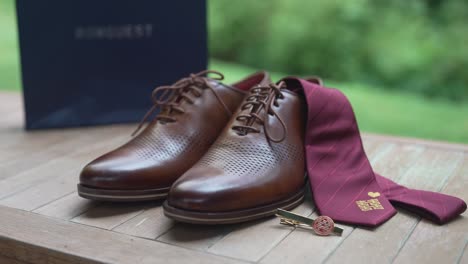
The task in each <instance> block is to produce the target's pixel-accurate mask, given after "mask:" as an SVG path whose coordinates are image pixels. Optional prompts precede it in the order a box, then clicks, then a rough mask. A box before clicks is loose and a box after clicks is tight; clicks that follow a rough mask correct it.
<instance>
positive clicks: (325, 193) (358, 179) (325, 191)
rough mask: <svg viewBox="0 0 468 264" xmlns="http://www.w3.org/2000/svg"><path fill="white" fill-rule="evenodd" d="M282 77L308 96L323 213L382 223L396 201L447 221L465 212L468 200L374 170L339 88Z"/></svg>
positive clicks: (311, 153)
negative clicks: (409, 184)
mask: <svg viewBox="0 0 468 264" xmlns="http://www.w3.org/2000/svg"><path fill="white" fill-rule="evenodd" d="M283 81H285V83H286V85H287V87H288V89H291V90H299V91H302V92H303V93H304V95H305V98H306V102H307V108H308V120H307V131H306V138H305V151H306V163H307V172H308V175H309V181H310V185H311V188H312V194H313V197H314V200H315V204H316V206H317V209H318V210H319V212H320V213H321V214H322V215H327V216H329V217H331V218H333V219H334V220H336V221H339V222H343V223H349V224H356V225H365V226H378V225H380V224H382V223H383V222H385V221H387V220H388V219H390V218H391V217H392V216H393V215H395V214H396V210H395V209H394V208H393V206H392V204H394V205H397V206H402V207H405V208H406V209H408V210H411V211H413V212H415V213H418V214H419V215H421V216H423V217H426V218H428V219H430V220H432V221H434V222H437V223H439V224H442V223H445V222H447V221H450V220H451V219H453V218H455V217H456V216H458V215H459V214H461V213H463V212H464V211H465V210H466V204H465V202H464V201H463V200H461V199H458V198H456V197H452V196H448V195H444V194H440V193H435V192H428V191H419V190H413V189H408V188H406V187H403V186H400V185H398V184H396V183H394V182H393V181H391V180H389V179H386V178H384V177H382V176H380V175H378V174H375V173H374V172H373V170H372V167H371V165H370V163H369V160H368V158H367V156H366V154H365V152H364V148H363V146H362V141H361V136H360V133H359V129H358V126H357V122H356V118H355V115H354V112H353V109H352V107H351V104H350V103H349V101H348V100H347V98H346V96H345V95H344V94H342V93H341V92H340V91H339V90H336V89H329V88H324V87H322V86H321V85H319V84H316V83H313V82H310V81H306V80H302V79H297V78H285V79H283ZM391 203H392V204H391Z"/></svg>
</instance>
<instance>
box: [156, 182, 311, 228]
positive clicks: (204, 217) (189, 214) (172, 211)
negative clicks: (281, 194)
mask: <svg viewBox="0 0 468 264" xmlns="http://www.w3.org/2000/svg"><path fill="white" fill-rule="evenodd" d="M303 200H304V189H301V190H300V191H299V192H297V193H296V194H294V195H293V196H291V197H289V198H287V199H284V200H282V201H279V202H275V203H272V204H269V205H264V206H259V207H255V208H251V209H245V210H239V211H231V212H220V213H213V212H197V211H190V210H185V209H179V208H176V207H173V206H170V205H169V204H168V202H167V201H165V202H164V203H163V208H164V215H166V216H167V217H169V218H172V219H174V220H176V221H179V222H184V223H190V224H206V225H218V224H234V223H241V222H246V221H251V220H255V219H259V218H264V217H267V216H271V215H274V214H275V213H276V210H277V209H278V208H281V209H285V210H290V209H292V208H295V207H297V206H298V205H300V204H301V203H302V201H303Z"/></svg>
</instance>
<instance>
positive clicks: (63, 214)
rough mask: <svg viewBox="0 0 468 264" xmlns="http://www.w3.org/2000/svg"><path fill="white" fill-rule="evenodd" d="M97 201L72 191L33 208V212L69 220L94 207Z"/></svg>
mask: <svg viewBox="0 0 468 264" xmlns="http://www.w3.org/2000/svg"><path fill="white" fill-rule="evenodd" d="M98 204H99V203H98V202H94V201H91V200H88V199H84V198H81V197H79V196H78V193H77V192H72V193H70V194H68V195H65V196H63V197H61V198H60V199H58V200H55V201H53V202H51V203H49V204H46V205H44V206H42V207H39V208H38V209H36V210H34V212H35V213H38V214H41V215H46V216H51V217H55V218H60V219H63V220H70V219H72V218H74V217H76V216H78V215H80V214H83V213H84V212H86V211H88V210H89V209H90V208H93V207H96V206H97V205H98Z"/></svg>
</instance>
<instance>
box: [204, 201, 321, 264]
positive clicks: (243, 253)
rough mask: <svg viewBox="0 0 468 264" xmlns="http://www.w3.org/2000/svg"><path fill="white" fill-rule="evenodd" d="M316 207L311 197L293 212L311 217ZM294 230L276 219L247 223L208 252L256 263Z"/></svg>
mask: <svg viewBox="0 0 468 264" xmlns="http://www.w3.org/2000/svg"><path fill="white" fill-rule="evenodd" d="M314 207H315V206H314V205H313V202H312V199H311V197H309V198H308V200H307V202H305V203H303V204H301V205H300V206H299V207H297V208H295V209H294V210H292V211H293V212H295V213H297V214H300V215H307V216H309V215H310V214H311V213H312V212H313V211H314V210H315V209H314ZM293 230H294V229H293V228H291V227H288V226H284V225H279V220H278V218H276V217H271V218H267V219H265V220H260V221H256V222H249V223H245V224H242V225H240V226H238V227H236V228H235V229H234V230H233V231H232V232H230V233H229V234H227V235H226V236H224V237H223V238H222V239H221V240H220V241H218V242H217V243H216V244H214V245H213V246H212V247H210V248H209V249H208V252H211V253H214V254H216V255H222V256H228V257H232V258H237V259H242V260H247V261H254V262H256V261H258V260H260V258H261V257H262V256H264V255H265V254H266V253H268V252H269V251H270V250H271V249H272V248H273V247H274V246H275V245H277V244H278V243H280V242H281V241H282V240H283V239H284V238H285V237H286V236H288V235H289V234H290V233H291V232H292V231H293ZM309 232H310V230H309Z"/></svg>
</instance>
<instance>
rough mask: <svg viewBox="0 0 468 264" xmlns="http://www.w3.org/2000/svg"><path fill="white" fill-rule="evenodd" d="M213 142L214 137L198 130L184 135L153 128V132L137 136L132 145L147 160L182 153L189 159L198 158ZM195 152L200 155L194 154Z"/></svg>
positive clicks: (172, 156)
mask: <svg viewBox="0 0 468 264" xmlns="http://www.w3.org/2000/svg"><path fill="white" fill-rule="evenodd" d="M212 143H213V139H211V138H208V137H205V136H203V134H201V133H198V132H195V133H193V134H192V135H182V134H176V133H174V134H170V133H169V132H167V131H166V130H165V129H153V130H152V131H151V133H145V134H144V135H141V136H139V137H138V138H136V139H135V140H134V141H133V142H132V144H131V146H130V147H131V148H132V150H133V151H134V152H135V153H136V154H137V155H138V156H139V157H140V158H141V159H145V160H146V159H152V160H169V159H174V158H175V157H179V156H180V155H184V156H186V157H187V158H188V159H198V157H200V156H201V155H202V153H203V152H204V151H205V150H206V148H208V147H209V146H210V145H211V144H212ZM193 152H195V154H198V155H192V153H193ZM190 157H192V158H190ZM189 161H190V160H187V162H189Z"/></svg>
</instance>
